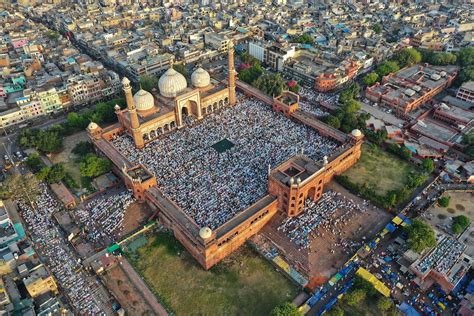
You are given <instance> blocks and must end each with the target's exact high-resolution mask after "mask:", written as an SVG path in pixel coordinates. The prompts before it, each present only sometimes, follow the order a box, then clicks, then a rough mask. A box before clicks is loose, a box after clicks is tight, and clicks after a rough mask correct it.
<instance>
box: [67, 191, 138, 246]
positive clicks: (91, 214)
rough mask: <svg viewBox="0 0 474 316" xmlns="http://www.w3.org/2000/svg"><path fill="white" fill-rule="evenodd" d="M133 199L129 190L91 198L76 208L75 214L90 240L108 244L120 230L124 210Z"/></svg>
mask: <svg viewBox="0 0 474 316" xmlns="http://www.w3.org/2000/svg"><path fill="white" fill-rule="evenodd" d="M134 201H135V199H134V198H133V195H132V193H131V192H129V191H122V192H120V193H117V194H112V195H105V196H102V197H99V198H96V199H93V200H91V201H90V202H88V203H86V204H85V205H84V207H83V208H78V209H77V210H76V212H75V214H76V215H77V217H78V220H79V222H80V223H81V224H82V226H83V227H84V228H85V231H86V232H87V236H88V238H89V240H90V241H92V242H93V243H95V244H102V245H109V244H110V243H112V242H115V239H116V238H115V237H116V236H118V235H119V234H120V232H121V231H122V229H123V219H124V216H125V211H126V209H127V208H128V206H129V205H130V204H131V203H132V202H134Z"/></svg>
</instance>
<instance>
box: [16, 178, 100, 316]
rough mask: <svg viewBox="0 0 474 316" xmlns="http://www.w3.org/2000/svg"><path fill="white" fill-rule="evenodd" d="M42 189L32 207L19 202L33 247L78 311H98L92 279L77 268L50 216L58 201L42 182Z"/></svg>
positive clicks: (74, 257)
mask: <svg viewBox="0 0 474 316" xmlns="http://www.w3.org/2000/svg"><path fill="white" fill-rule="evenodd" d="M41 191H42V192H41V194H40V195H39V197H38V199H37V201H36V205H35V207H34V208H33V207H32V206H30V204H29V203H27V202H25V201H19V202H18V206H19V209H20V213H21V215H22V217H23V219H24V220H25V222H26V226H27V228H28V231H29V232H30V234H31V237H32V239H33V241H34V242H35V246H36V250H37V252H38V253H39V254H40V258H41V259H42V260H43V261H45V262H46V265H47V267H48V268H49V269H50V271H51V272H52V273H53V274H54V276H55V278H56V280H58V282H59V284H60V286H61V288H62V289H63V291H64V292H65V293H66V295H67V296H68V298H69V301H70V303H71V305H72V306H73V307H75V308H76V310H77V311H79V312H80V314H85V315H98V314H101V309H100V307H99V306H100V303H99V302H98V300H97V298H96V297H95V295H94V291H95V287H96V285H95V283H94V282H93V281H91V280H89V278H88V277H87V275H86V273H85V272H83V271H81V270H80V267H81V265H80V263H79V261H78V258H77V257H76V255H75V254H74V251H73V250H72V249H71V248H69V246H68V241H67V240H66V239H65V238H64V236H63V235H62V233H61V231H60V230H59V228H58V226H56V224H55V223H54V222H53V220H52V217H51V216H52V214H53V213H54V212H56V211H59V210H61V205H60V203H59V202H58V201H57V200H56V199H55V198H54V197H52V196H51V194H50V192H49V190H48V188H47V186H46V184H43V183H41Z"/></svg>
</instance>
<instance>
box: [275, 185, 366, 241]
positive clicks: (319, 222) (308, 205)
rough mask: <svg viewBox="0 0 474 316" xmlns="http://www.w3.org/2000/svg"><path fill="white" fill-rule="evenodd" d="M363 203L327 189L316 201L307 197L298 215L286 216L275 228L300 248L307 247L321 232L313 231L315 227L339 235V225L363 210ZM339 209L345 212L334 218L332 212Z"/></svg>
mask: <svg viewBox="0 0 474 316" xmlns="http://www.w3.org/2000/svg"><path fill="white" fill-rule="evenodd" d="M364 205H365V204H364ZM364 205H362V206H360V205H359V204H356V203H355V202H354V201H352V200H350V199H347V198H345V197H344V196H343V195H342V194H341V193H339V192H335V191H327V192H325V193H323V195H322V196H321V198H320V199H319V200H318V201H316V202H314V201H312V200H311V199H307V200H306V201H305V208H304V210H303V212H302V213H301V214H300V215H299V216H296V217H288V218H286V219H285V220H284V221H283V222H282V224H281V225H280V226H278V228H277V230H278V231H283V232H284V233H285V234H286V235H287V236H288V238H289V239H290V240H291V241H292V242H294V243H295V244H296V245H297V246H298V248H299V249H300V250H301V249H307V248H309V246H310V244H311V238H312V237H316V236H321V232H316V231H315V230H316V229H317V228H319V227H322V228H325V229H326V230H328V231H330V232H331V233H333V234H334V235H336V236H341V235H342V231H341V227H340V226H342V225H343V224H345V223H346V222H347V221H348V220H349V218H350V216H351V215H352V214H353V213H354V212H364V209H365V207H364ZM340 209H343V210H345V212H344V213H342V214H341V215H340V216H339V217H336V218H335V217H334V216H333V215H334V213H335V212H336V211H337V210H340ZM340 241H341V244H340V245H339V246H341V247H345V246H350V245H349V244H347V245H346V243H345V242H343V241H342V239H340ZM336 246H337V245H336Z"/></svg>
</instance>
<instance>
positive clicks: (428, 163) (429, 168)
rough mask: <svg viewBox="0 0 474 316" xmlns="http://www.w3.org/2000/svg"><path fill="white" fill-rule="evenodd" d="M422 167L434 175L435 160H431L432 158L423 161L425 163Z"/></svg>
mask: <svg viewBox="0 0 474 316" xmlns="http://www.w3.org/2000/svg"><path fill="white" fill-rule="evenodd" d="M421 165H422V167H423V170H425V171H426V172H428V173H432V172H433V170H434V169H435V166H434V162H433V159H431V158H425V159H423V162H422V164H421Z"/></svg>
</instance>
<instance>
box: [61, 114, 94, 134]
mask: <svg viewBox="0 0 474 316" xmlns="http://www.w3.org/2000/svg"><path fill="white" fill-rule="evenodd" d="M66 122H67V123H68V124H69V126H71V127H72V128H74V129H78V130H83V129H85V128H86V127H87V125H88V124H89V120H88V119H87V118H86V117H85V116H84V115H80V114H77V113H76V112H71V113H69V114H68V115H67V121H66Z"/></svg>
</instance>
